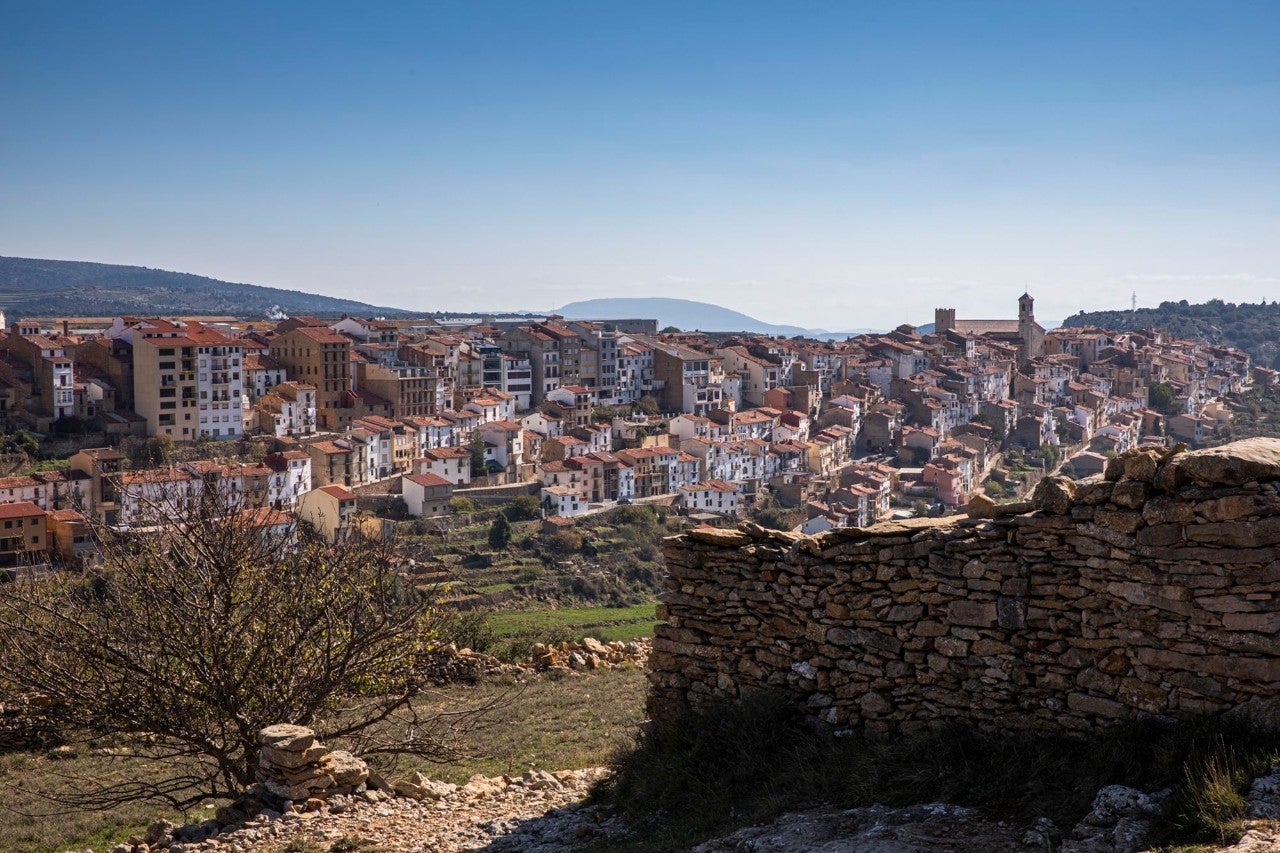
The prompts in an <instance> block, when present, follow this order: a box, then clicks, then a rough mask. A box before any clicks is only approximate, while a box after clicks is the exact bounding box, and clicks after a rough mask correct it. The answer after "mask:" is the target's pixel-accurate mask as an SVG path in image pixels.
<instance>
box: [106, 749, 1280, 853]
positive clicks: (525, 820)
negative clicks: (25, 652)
mask: <svg viewBox="0 0 1280 853" xmlns="http://www.w3.org/2000/svg"><path fill="white" fill-rule="evenodd" d="M605 773H606V771H605V769H604V768H592V769H588V770H566V771H559V772H555V773H549V772H546V771H541V770H534V771H529V772H528V773H525V774H524V775H523V776H521V777H518V778H508V777H505V776H500V777H485V776H479V775H477V776H475V777H473V778H472V779H471V780H470V781H469V782H468V783H467V784H465V785H462V786H457V785H452V784H448V783H444V782H439V781H435V780H431V779H427V778H425V777H422V776H415V777H414V778H412V779H408V780H401V781H400V782H399V783H397V784H396V786H395V788H396V794H395V795H392V794H390V793H386V792H379V791H373V790H370V791H365V792H362V793H360V794H355V795H338V796H334V797H331V798H330V799H329V800H328V801H327V802H325V803H324V804H316V803H313V804H311V806H310V810H305V811H286V812H285V813H283V814H281V813H279V812H273V811H266V812H264V813H262V814H260V815H258V816H257V817H255V818H253V819H251V820H249V821H248V822H246V823H245V824H244V825H242V826H240V827H237V828H228V829H226V830H224V831H222V832H221V833H220V834H218V835H217V836H215V837H211V838H205V839H203V840H188V839H194V838H196V837H199V836H200V835H201V834H202V833H203V832H206V831H207V830H208V827H203V828H202V826H203V825H196V826H188V827H173V826H171V825H168V824H165V823H160V824H157V825H155V826H154V827H152V829H151V831H150V832H149V833H148V837H147V838H145V839H134V842H133V843H128V844H122V845H119V846H118V847H117V848H115V850H114V851H113V853H151V851H159V850H168V851H171V853H179V852H180V851H181V853H195V851H201V853H248V851H286V850H287V851H300V852H301V853H327V851H337V850H348V851H369V853H426V851H431V853H452V851H464V850H466V851H486V853H517V851H519V853H524V852H525V851H528V852H529V853H551V851H563V850H572V849H575V848H581V847H583V846H587V845H591V846H593V847H594V848H595V849H609V847H610V845H611V842H616V841H621V840H622V839H625V838H626V837H627V836H628V830H627V828H626V826H625V825H624V824H623V823H622V821H621V820H620V819H619V818H617V817H616V816H612V815H610V814H609V813H608V811H607V810H605V809H604V808H602V807H600V806H592V805H586V804H585V803H584V802H583V799H584V797H585V796H586V792H587V790H588V788H589V787H590V786H591V785H592V784H593V783H594V782H596V781H597V780H599V779H600V778H602V777H603V775H604V774H605ZM1162 797H1163V792H1155V793H1152V794H1144V793H1142V792H1139V791H1136V790H1133V789H1131V788H1123V787H1120V786H1109V787H1107V788H1103V789H1102V790H1101V791H1099V792H1098V796H1097V797H1096V798H1095V800H1094V803H1093V808H1092V809H1091V811H1090V812H1089V814H1088V815H1086V816H1085V817H1084V819H1083V820H1081V821H1080V823H1078V824H1077V825H1076V826H1075V827H1073V828H1071V829H1070V830H1067V831H1065V832H1064V831H1062V830H1061V829H1059V828H1058V827H1056V826H1054V825H1053V823H1052V822H1051V821H1049V820H1047V819H1043V818H1042V819H1041V820H1039V821H1037V822H1036V823H1035V824H1034V825H1032V826H1017V825H1012V824H1007V823H1004V822H999V821H993V820H990V819H987V818H984V817H983V816H982V815H981V814H980V813H978V812H977V811H976V810H975V809H970V808H965V807H962V806H955V805H949V804H945V803H931V804H925V805H916V806H908V807H905V808H889V807H887V806H882V805H875V806H869V807H866V808H857V809H837V808H820V809H812V810H809V811H804V812H794V813H790V814H786V815H783V816H781V817H779V818H778V819H777V820H775V821H773V822H772V823H770V824H768V825H764V826H753V827H747V828H744V829H741V830H738V831H736V832H734V833H732V834H730V835H727V836H725V837H723V838H718V839H715V840H712V841H708V842H705V843H703V844H701V845H699V846H698V847H696V848H694V853H969V852H970V851H973V853H977V851H982V853H1024V851H1026V852H1027V853H1038V851H1044V853H1137V851H1144V850H1148V847H1147V846H1146V844H1145V843H1144V838H1145V836H1146V834H1147V832H1148V830H1149V823H1148V821H1149V820H1150V818H1151V817H1152V816H1153V815H1154V814H1155V813H1156V812H1157V811H1158V809H1159V806H1160V802H1161V799H1162ZM1248 802H1249V810H1250V815H1251V818H1250V820H1249V821H1248V823H1247V832H1246V833H1245V835H1244V837H1243V838H1241V839H1240V841H1239V842H1237V843H1235V844H1233V845H1230V846H1227V847H1219V848H1214V849H1215V851H1216V853H1267V851H1277V850H1280V820H1278V819H1276V816H1277V815H1280V767H1278V768H1277V769H1276V770H1274V771H1273V772H1272V773H1271V774H1269V775H1268V776H1265V777H1262V778H1261V779H1259V780H1258V781H1257V782H1256V783H1255V785H1254V787H1253V790H1252V791H1251V792H1250V795H1249V799H1248ZM1202 849H1203V850H1204V853H1208V851H1209V848H1202Z"/></svg>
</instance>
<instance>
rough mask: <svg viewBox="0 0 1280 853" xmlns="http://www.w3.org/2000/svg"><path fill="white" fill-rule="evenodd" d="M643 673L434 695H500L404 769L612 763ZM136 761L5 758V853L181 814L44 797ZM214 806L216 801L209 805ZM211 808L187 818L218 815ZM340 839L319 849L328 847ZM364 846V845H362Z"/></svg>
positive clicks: (130, 772) (468, 699)
mask: <svg viewBox="0 0 1280 853" xmlns="http://www.w3.org/2000/svg"><path fill="white" fill-rule="evenodd" d="M645 689H646V682H645V678H644V673H643V672H642V671H640V670H638V669H630V670H616V671H610V672H598V673H592V674H588V675H583V676H579V677H573V678H562V679H551V678H539V679H537V680H534V681H531V682H529V683H528V684H525V685H511V684H499V683H485V684H481V685H479V686H476V687H455V688H451V689H448V690H443V691H440V693H439V694H437V695H436V696H434V697H432V698H431V699H430V700H428V702H429V704H430V705H432V706H433V707H438V708H439V709H440V710H450V711H452V710H458V709H459V708H468V707H480V706H484V705H488V704H491V703H493V702H494V701H495V700H497V704H496V706H495V707H494V708H493V710H492V711H490V712H489V713H488V714H486V715H485V718H484V720H483V723H482V725H481V726H480V727H479V728H476V729H474V730H472V731H470V732H467V733H465V734H464V735H463V736H462V743H461V746H462V748H463V749H464V751H466V752H467V754H468V756H469V757H467V758H465V759H464V760H462V761H460V762H458V763H456V764H449V765H430V764H426V763H420V762H407V761H406V762H402V764H401V766H400V768H398V769H399V772H408V771H409V770H411V769H420V770H422V772H424V773H427V774H428V775H430V776H432V777H433V778H437V779H443V780H446V781H450V782H465V781H466V780H467V779H468V778H469V777H470V776H471V775H472V774H474V773H483V774H485V775H489V776H493V775H497V774H500V773H523V772H524V771H525V770H528V769H529V768H530V767H540V768H544V769H548V770H560V769H569V768H573V769H577V768H582V767H591V766H598V765H603V764H607V763H608V762H609V759H610V758H611V756H612V755H613V754H615V753H616V752H617V751H618V750H619V749H620V748H623V747H626V746H629V745H631V744H632V742H633V738H634V735H635V732H636V731H637V728H638V725H639V723H640V721H641V719H642V718H643V715H644V694H645ZM140 770H141V768H139V766H138V765H137V763H136V762H133V761H127V760H123V759H120V758H113V757H110V756H106V755H93V754H90V753H89V752H88V751H84V750H82V751H81V753H80V754H79V755H77V756H76V757H75V758H70V759H64V760H58V761H54V760H51V759H48V758H45V757H44V756H43V754H42V753H12V754H9V755H0V815H4V816H5V818H6V819H5V820H4V821H0V850H3V851H6V853H28V851H29V853H55V851H61V850H67V849H69V848H70V849H77V850H83V849H84V848H86V847H92V848H93V849H95V850H99V851H101V850H104V849H110V847H111V846H112V845H113V844H115V843H117V842H120V841H123V840H124V839H126V838H127V837H128V836H130V835H133V834H137V833H140V832H142V831H143V830H145V828H146V826H147V825H148V824H149V823H151V822H152V821H154V820H156V819H158V818H162V817H164V818H168V819H170V820H175V821H181V820H182V816H181V815H176V814H174V813H172V812H169V811H167V810H165V809H163V808H160V807H157V806H154V805H148V804H145V803H135V804H131V805H128V806H124V807H121V808H118V809H114V810H112V811H108V812H72V813H65V812H61V813H60V812H59V811H58V809H57V808H56V806H55V805H54V804H52V803H50V802H49V801H48V800H47V797H48V796H50V795H54V796H56V795H57V794H58V793H63V792H67V791H71V790H75V787H74V786H76V785H77V784H78V783H77V782H76V781H75V779H76V778H77V777H79V778H81V779H85V778H87V779H94V780H99V781H111V780H116V779H119V780H124V779H131V778H137V776H136V774H137V773H139V772H140ZM212 805H216V804H210V806H212ZM212 814H213V809H212V807H210V808H208V809H205V808H197V809H195V810H194V811H193V812H191V813H190V815H189V817H190V818H191V819H195V820H203V819H205V818H208V817H211V816H212ZM332 844H333V842H326V843H325V844H324V845H323V846H322V847H321V848H319V849H321V850H324V851H328V850H329V848H330V847H331V846H332ZM362 853H363V851H362Z"/></svg>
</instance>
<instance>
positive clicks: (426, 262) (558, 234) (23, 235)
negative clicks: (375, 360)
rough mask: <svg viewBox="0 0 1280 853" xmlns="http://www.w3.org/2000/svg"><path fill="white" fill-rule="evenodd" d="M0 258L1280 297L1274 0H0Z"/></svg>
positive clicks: (897, 292) (893, 318)
mask: <svg viewBox="0 0 1280 853" xmlns="http://www.w3.org/2000/svg"><path fill="white" fill-rule="evenodd" d="M0 14H2V15H3V20H4V22H5V23H4V26H3V27H0V115H3V116H5V120H4V121H3V122H0V200H2V201H0V254H5V255H19V256H27V257H51V258H67V259H78V260H97V261H105V262H110V263H129V264H139V265H143V266H152V267H161V268H166V269H175V270H181V271H186V272H196V273H201V274H205V275H211V276H215V277H218V278H224V279H230V280H235V281H248V282H252V283H255V284H268V285H274V286H281V287H290V288H298V289H304V290H311V291H315V292H320V293H329V294H334V295H343V296H351V297H355V298H361V299H366V300H368V301H372V302H377V303H380V304H391V305H400V306H405V307H410V308H421V309H424V310H434V309H468V310H471V309H477V308H527V309H545V308H550V307H554V306H558V305H560V304H563V303H565V302H569V301H572V300H577V299H584V298H592V297H597V296H626V295H637V296H638V295H644V296H679V297H685V298H696V299H702V300H705V301H710V302H718V303H720V304H724V305H728V306H731V307H736V308H738V309H740V310H744V311H746V312H747V313H750V314H753V315H755V316H758V317H761V318H763V319H769V320H773V321H776V322H786V323H794V324H797V325H804V326H822V327H825V328H831V329H836V328H839V329H843V328H851V327H864V326H887V325H893V324H897V323H900V322H903V321H908V320H909V321H912V322H927V321H929V320H931V319H932V310H933V308H934V307H935V306H939V305H952V306H954V307H956V308H957V309H958V310H959V313H960V315H961V316H974V317H976V316H1003V315H1011V314H1012V312H1013V311H1014V310H1015V305H1014V301H1015V299H1016V297H1017V295H1018V294H1020V293H1021V292H1022V291H1023V290H1024V289H1029V290H1030V291H1031V293H1032V294H1033V295H1034V296H1036V297H1037V304H1036V307H1037V315H1038V316H1039V317H1041V318H1044V319H1060V318H1061V317H1063V316H1065V315H1067V314H1070V313H1074V312H1075V311H1077V310H1080V309H1082V308H1113V307H1127V305H1128V301H1129V294H1130V292H1131V291H1133V290H1137V292H1138V298H1139V302H1140V303H1142V304H1155V303H1157V302H1159V301H1160V300H1161V299H1165V298H1174V299H1181V298H1187V299H1192V300H1197V299H1207V298H1212V297H1220V298H1224V299H1228V300H1232V301H1239V300H1250V301H1256V300H1257V299H1260V298H1263V297H1266V298H1268V299H1275V298H1277V297H1280V168H1278V167H1280V162H1278V160H1280V157H1278V155H1280V50H1277V49H1276V45H1277V44H1278V43H1280V3H1277V2H1265V3H1242V2H1224V3H1203V2H1199V3H1180V2H1158V3H1144V2H1136V3H1135V2H1120V0H1110V2H1099V3H1088V2H1069V3H1066V2H1063V3H1057V2H1047V0H1046V2H1035V3H1022V2H1012V0H1010V2H999V3H979V2H972V3H970V2H927V3H910V2H894V3H884V2H876V3H854V2H839V3H834V2H833V3H781V2H778V3H748V2H734V3H728V2H726V3H690V2H679V3H655V2H649V3H621V2H603V0H595V2H582V3H554V2H543V3H534V2H521V3H509V4H508V3H486V2H459V3H415V4H389V3H369V4H350V3H348V4H329V3H321V2H306V3H284V2H278V3H267V4H260V3H255V4H238V3H227V2H220V3H178V4H161V3H153V4H130V3H35V2H25V1H24V2H17V0H0Z"/></svg>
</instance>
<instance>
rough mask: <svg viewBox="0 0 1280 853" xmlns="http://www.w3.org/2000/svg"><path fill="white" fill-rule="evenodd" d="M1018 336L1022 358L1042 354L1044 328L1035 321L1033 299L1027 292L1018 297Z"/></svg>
mask: <svg viewBox="0 0 1280 853" xmlns="http://www.w3.org/2000/svg"><path fill="white" fill-rule="evenodd" d="M1018 337H1020V338H1022V358H1023V359H1024V360H1025V359H1031V358H1039V357H1040V356H1042V355H1044V329H1042V328H1040V324H1039V323H1037V322H1036V312H1035V300H1034V299H1032V298H1031V294H1029V293H1024V294H1022V295H1021V296H1019V297H1018Z"/></svg>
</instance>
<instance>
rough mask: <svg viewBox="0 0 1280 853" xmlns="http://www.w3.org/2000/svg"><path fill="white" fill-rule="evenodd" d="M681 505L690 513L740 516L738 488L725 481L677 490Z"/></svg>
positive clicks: (707, 481) (700, 483)
mask: <svg viewBox="0 0 1280 853" xmlns="http://www.w3.org/2000/svg"><path fill="white" fill-rule="evenodd" d="M676 491H677V492H678V493H679V495H680V504H681V506H683V507H684V508H685V509H687V510H689V511H690V512H716V513H720V514H721V515H737V514H738V487H737V486H736V485H735V484H733V483H726V482H725V481H723V480H704V481H702V482H699V483H691V484H690V485H687V486H680V487H679V488H678V489H677V490H676Z"/></svg>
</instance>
